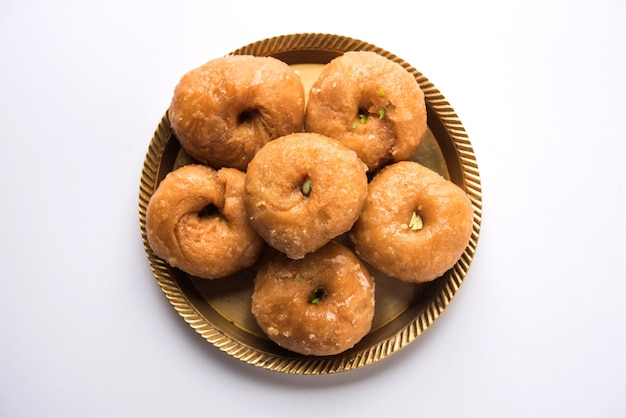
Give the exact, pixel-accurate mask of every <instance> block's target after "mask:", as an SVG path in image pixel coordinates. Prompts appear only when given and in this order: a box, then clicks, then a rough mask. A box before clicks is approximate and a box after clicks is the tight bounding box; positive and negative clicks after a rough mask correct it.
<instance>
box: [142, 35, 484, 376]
mask: <svg viewBox="0 0 626 418" xmlns="http://www.w3.org/2000/svg"><path fill="white" fill-rule="evenodd" d="M307 50H308V51H316V52H319V51H326V52H327V53H328V54H329V56H331V55H332V54H337V55H340V54H341V53H344V52H347V51H355V50H364V51H374V52H376V53H378V54H380V55H382V56H385V57H387V58H388V59H390V60H392V61H394V62H397V63H398V64H400V65H401V66H402V67H403V68H405V69H406V70H407V71H409V72H410V73H411V74H412V75H413V76H414V77H415V79H416V80H417V82H418V84H419V85H420V87H421V88H422V90H423V91H424V96H425V100H426V104H427V108H428V110H429V112H430V113H429V116H430V114H431V113H432V114H434V115H436V116H437V119H436V120H437V121H439V122H440V123H441V125H442V126H440V127H438V128H437V129H439V130H440V134H445V135H447V136H448V137H449V139H450V140H451V142H452V144H453V148H454V153H455V154H456V157H457V159H458V160H457V161H456V162H457V163H458V164H459V169H460V173H450V174H451V180H453V181H454V182H455V183H456V184H458V185H459V186H460V187H461V188H463V189H464V190H465V191H466V193H467V195H468V196H469V198H470V201H471V203H472V207H473V208H474V215H473V225H472V234H471V236H470V241H469V243H468V246H467V248H466V249H465V251H464V252H463V254H462V256H461V258H460V259H459V260H458V261H457V263H456V264H455V265H454V267H452V268H451V269H450V270H449V271H448V272H447V273H445V275H444V276H445V285H444V286H443V287H442V289H441V290H440V292H439V294H437V295H436V297H434V298H433V300H432V301H431V302H430V303H429V304H428V306H426V308H425V309H424V310H423V311H422V312H421V313H420V314H419V315H417V317H415V318H413V320H412V321H410V322H409V323H408V324H407V325H406V326H404V327H403V328H402V329H401V330H400V331H398V332H396V333H395V334H394V335H393V336H391V337H389V338H385V339H383V340H382V341H380V342H378V343H376V344H374V345H373V346H371V347H368V348H366V349H362V350H360V351H352V350H348V354H345V353H343V354H339V355H335V356H326V357H323V356H322V357H315V356H297V355H294V356H293V357H286V356H281V355H277V354H275V353H270V352H266V351H263V350H259V349H258V348H255V347H251V346H249V345H248V344H246V343H244V342H243V341H240V340H237V339H235V338H232V337H230V336H229V335H227V334H226V333H224V332H223V331H222V330H221V329H220V328H219V327H218V326H216V325H215V324H213V323H211V321H209V320H208V319H207V318H205V317H204V316H203V315H202V314H201V312H199V311H198V309H196V307H195V306H194V305H193V303H192V302H191V301H190V300H189V298H188V295H186V294H185V292H184V291H183V289H181V287H180V286H179V284H178V283H177V282H176V281H175V280H174V279H173V277H172V275H171V274H170V271H169V269H170V267H169V266H168V265H167V264H166V263H165V262H164V261H163V260H161V259H159V258H158V257H156V255H155V254H154V253H153V251H152V249H151V248H150V245H149V243H148V241H147V236H146V228H145V216H146V208H147V205H148V201H149V200H150V197H151V196H152V193H153V192H154V190H155V189H156V186H157V185H158V182H159V181H160V178H159V177H161V178H162V177H163V175H164V173H161V166H162V161H161V159H162V156H163V155H164V151H165V149H166V147H167V145H168V143H169V140H170V138H171V137H172V135H173V133H172V130H171V127H170V125H169V119H168V116H167V111H166V112H165V114H164V115H163V116H162V118H161V120H160V122H159V124H158V126H157V128H156V130H155V132H154V134H153V137H152V140H151V141H150V144H149V146H148V150H147V152H146V156H145V158H144V163H143V167H142V172H141V179H140V187H139V222H140V230H141V235H142V241H143V245H144V250H145V252H146V255H147V258H148V261H149V264H150V267H151V270H152V272H153V275H154V276H155V278H156V280H157V282H158V284H159V286H160V288H161V290H162V291H163V293H164V294H165V296H166V298H167V299H168V300H169V302H170V304H171V305H172V306H173V307H174V308H175V310H176V311H177V312H178V314H179V315H180V316H181V317H182V318H183V319H184V320H185V321H186V322H187V323H188V324H189V325H190V326H191V327H192V328H193V329H194V330H195V331H196V332H197V333H199V334H200V335H201V336H202V337H203V338H204V339H205V340H207V341H208V342H210V343H211V344H213V345H214V346H216V347H217V348H219V349H220V350H221V351H223V352H225V353H227V354H229V355H231V356H233V357H235V358H237V359H239V360H242V361H244V362H245V363H248V364H251V365H254V366H257V367H261V368H264V369H268V370H273V371H278V372H284V373H289V374H300V375H311V374H330V373H336V372H343V371H348V370H354V369H357V368H360V367H363V366H366V365H369V364H373V363H375V362H378V361H380V360H382V359H384V358H387V357H389V356H390V355H392V354H394V353H396V352H398V351H399V350H401V349H403V348H405V347H406V346H408V345H409V344H410V343H412V342H413V341H415V340H416V339H417V338H419V337H420V336H421V335H422V334H423V333H424V332H425V331H426V330H427V329H428V328H430V326H432V325H433V323H434V322H435V321H436V320H437V319H438V318H439V316H440V315H441V314H442V313H443V311H444V310H445V309H446V307H447V306H448V305H449V304H450V303H451V301H452V299H453V298H454V297H455V295H456V294H457V292H458V290H459V288H460V286H461V285H462V284H463V282H464V280H465V277H466V275H467V273H468V271H469V267H470V264H471V263H472V260H473V258H474V255H475V252H476V249H477V246H478V238H479V235H480V228H481V222H482V188H481V180H480V174H479V170H478V163H477V161H476V156H475V154H474V151H473V148H472V145H471V143H470V140H469V137H468V135H467V133H466V131H465V128H464V127H463V124H462V123H461V121H460V119H459V118H458V116H457V115H456V113H455V111H454V110H453V109H452V107H451V105H450V104H449V103H448V101H447V100H446V99H445V97H444V96H443V95H442V94H441V92H440V91H439V90H438V89H437V88H436V87H435V86H434V85H433V83H431V82H430V81H429V80H428V79H427V78H426V77H425V76H424V75H423V74H422V73H421V72H419V71H418V70H417V69H416V68H414V67H413V66H412V65H410V64H409V63H407V62H405V61H404V60H402V59H401V58H399V57H397V56H396V55H394V54H392V53H391V52H389V51H386V50H384V49H382V48H380V47H378V46H376V45H374V44H371V43H368V42H365V41H361V40H358V39H354V38H350V37H346V36H342V35H333V34H324V33H314V32H313V33H296V34H289V35H280V36H275V37H270V38H266V39H262V40H259V41H256V42H253V43H250V44H248V45H245V46H243V47H241V48H239V49H236V50H234V51H232V52H231V53H229V54H228V55H246V54H249V55H259V56H266V55H271V56H278V57H280V56H289V54H292V55H294V56H297V55H298V54H300V53H305V52H306V51H307ZM293 63H294V64H295V63H296V62H293ZM297 63H300V64H306V63H309V61H307V62H297ZM431 122H432V123H436V121H431V120H430V118H429V128H431ZM437 139H438V141H437V142H438V143H439V138H437ZM444 155H445V154H444ZM444 276H442V277H441V278H440V279H444Z"/></svg>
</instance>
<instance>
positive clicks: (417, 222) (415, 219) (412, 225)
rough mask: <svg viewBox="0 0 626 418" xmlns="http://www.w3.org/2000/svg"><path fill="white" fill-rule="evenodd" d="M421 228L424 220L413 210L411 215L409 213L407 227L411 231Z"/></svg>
mask: <svg viewBox="0 0 626 418" xmlns="http://www.w3.org/2000/svg"><path fill="white" fill-rule="evenodd" d="M422 228H424V221H423V220H422V217H421V216H420V215H418V214H417V213H415V212H413V215H411V221H410V222H409V229H410V230H411V231H419V230H421V229H422Z"/></svg>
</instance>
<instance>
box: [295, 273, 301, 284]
mask: <svg viewBox="0 0 626 418" xmlns="http://www.w3.org/2000/svg"><path fill="white" fill-rule="evenodd" d="M296 281H297V282H301V281H302V275H301V274H300V273H298V274H296Z"/></svg>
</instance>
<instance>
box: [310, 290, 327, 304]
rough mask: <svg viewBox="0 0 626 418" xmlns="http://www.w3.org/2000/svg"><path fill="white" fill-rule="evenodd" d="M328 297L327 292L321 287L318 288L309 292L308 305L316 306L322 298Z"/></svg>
mask: <svg viewBox="0 0 626 418" xmlns="http://www.w3.org/2000/svg"><path fill="white" fill-rule="evenodd" d="M326 296H328V292H326V289H324V288H323V287H322V286H318V287H316V288H315V289H313V291H312V292H311V296H309V303H312V304H313V305H317V304H318V303H320V302H321V301H322V298H324V297H326Z"/></svg>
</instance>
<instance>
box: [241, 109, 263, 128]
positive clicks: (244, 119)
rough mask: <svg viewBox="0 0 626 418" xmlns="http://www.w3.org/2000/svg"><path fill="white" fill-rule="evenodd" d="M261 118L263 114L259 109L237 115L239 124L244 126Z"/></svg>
mask: <svg viewBox="0 0 626 418" xmlns="http://www.w3.org/2000/svg"><path fill="white" fill-rule="evenodd" d="M260 117H261V112H259V110H258V109H248V110H244V111H243V112H241V113H239V115H237V124H239V125H242V124H245V123H252V122H253V121H254V120H256V119H258V118H260Z"/></svg>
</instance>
